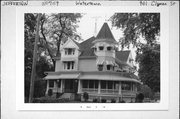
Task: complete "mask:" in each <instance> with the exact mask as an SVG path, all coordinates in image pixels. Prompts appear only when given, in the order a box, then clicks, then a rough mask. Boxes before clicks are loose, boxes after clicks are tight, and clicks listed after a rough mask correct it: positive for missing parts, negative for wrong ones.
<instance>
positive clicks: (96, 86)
mask: <svg viewBox="0 0 180 119" xmlns="http://www.w3.org/2000/svg"><path fill="white" fill-rule="evenodd" d="M94 83H95V88H96V89H97V88H98V81H96V80H95V81H94Z"/></svg>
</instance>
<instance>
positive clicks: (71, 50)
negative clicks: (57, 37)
mask: <svg viewBox="0 0 180 119" xmlns="http://www.w3.org/2000/svg"><path fill="white" fill-rule="evenodd" d="M74 53H75V49H73V48H67V49H65V55H74Z"/></svg>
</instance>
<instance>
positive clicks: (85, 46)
mask: <svg viewBox="0 0 180 119" xmlns="http://www.w3.org/2000/svg"><path fill="white" fill-rule="evenodd" d="M94 40H95V37H94V36H93V37H91V38H89V39H87V40H85V41H83V42H82V43H80V47H81V51H82V53H81V55H80V56H95V54H94V52H93V49H92V48H91V47H92V46H93V43H92V42H93V41H94Z"/></svg>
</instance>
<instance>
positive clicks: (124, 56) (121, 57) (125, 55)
mask: <svg viewBox="0 0 180 119" xmlns="http://www.w3.org/2000/svg"><path fill="white" fill-rule="evenodd" d="M130 52H131V51H130V50H126V51H117V52H116V58H117V59H119V60H121V61H123V62H127V60H128V57H129V54H130Z"/></svg>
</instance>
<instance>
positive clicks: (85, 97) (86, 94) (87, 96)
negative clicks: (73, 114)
mask: <svg viewBox="0 0 180 119" xmlns="http://www.w3.org/2000/svg"><path fill="white" fill-rule="evenodd" d="M83 98H84V100H85V102H86V101H87V100H88V99H89V94H88V93H87V92H84V94H83Z"/></svg>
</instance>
